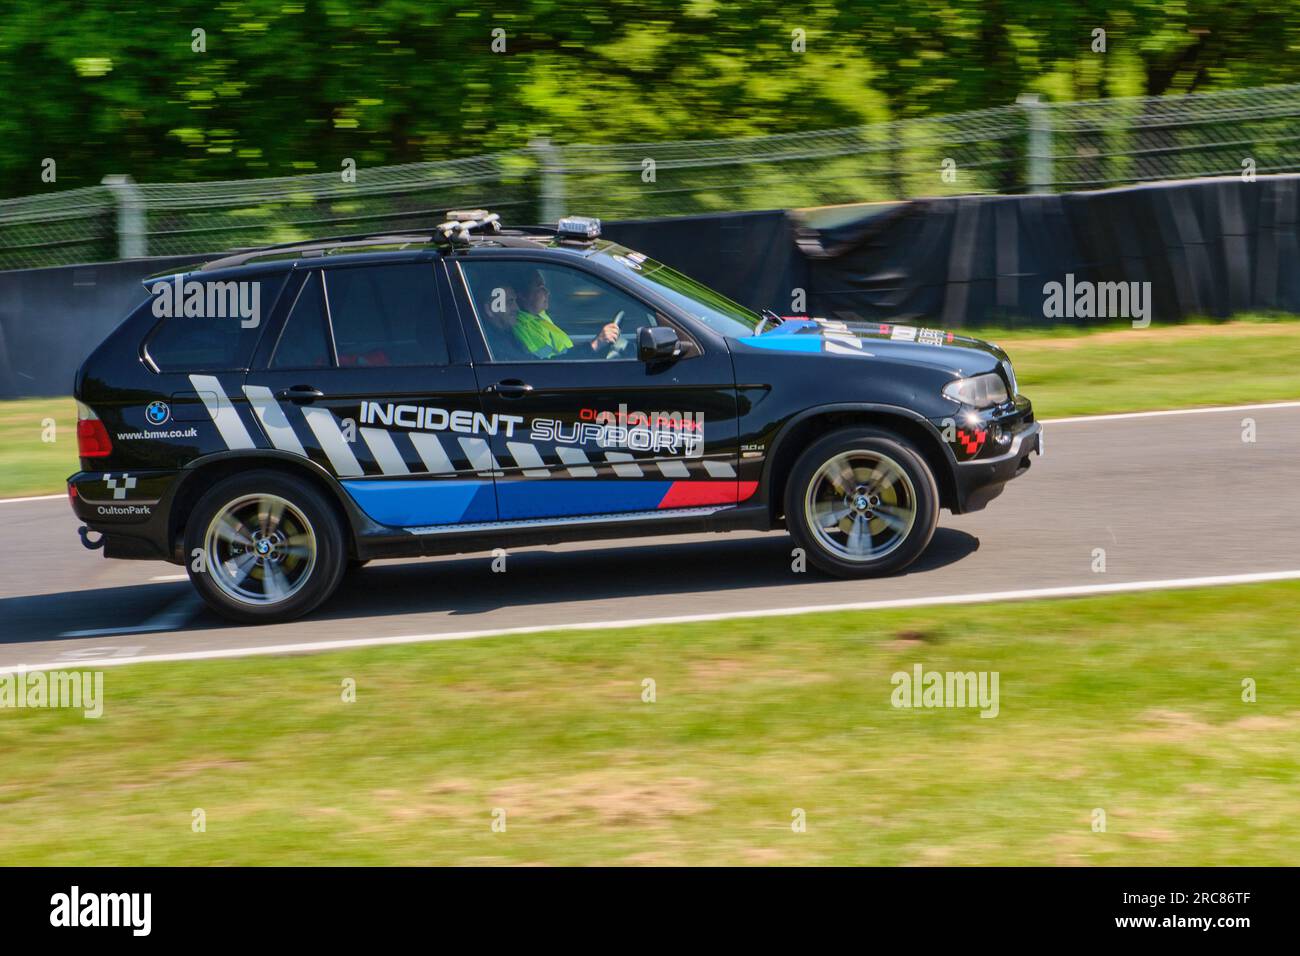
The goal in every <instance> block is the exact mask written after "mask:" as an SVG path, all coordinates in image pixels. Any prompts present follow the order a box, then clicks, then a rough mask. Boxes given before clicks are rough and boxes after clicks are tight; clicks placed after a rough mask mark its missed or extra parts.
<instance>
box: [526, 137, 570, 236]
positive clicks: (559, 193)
mask: <svg viewBox="0 0 1300 956" xmlns="http://www.w3.org/2000/svg"><path fill="white" fill-rule="evenodd" d="M528 145H529V146H530V147H532V150H533V152H534V153H535V154H536V155H537V168H538V170H539V172H540V173H541V177H542V183H541V193H542V209H541V212H542V222H544V223H545V222H558V221H559V220H560V218H561V217H562V216H563V215H564V166H563V165H562V164H561V162H560V151H559V150H558V149H556V148H555V147H554V146H553V145H552V144H551V141H550V140H549V139H547V138H545V137H540V138H538V139H535V140H533V141H532V142H530V143H529V144H528Z"/></svg>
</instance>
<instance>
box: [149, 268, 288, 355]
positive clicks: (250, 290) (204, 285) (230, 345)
mask: <svg viewBox="0 0 1300 956" xmlns="http://www.w3.org/2000/svg"><path fill="white" fill-rule="evenodd" d="M284 279H285V276H284V274H283V273H281V274H279V275H269V276H259V277H257V278H255V279H226V280H213V279H203V278H197V277H195V276H190V277H188V278H186V279H185V280H184V281H182V282H177V281H175V280H159V281H158V282H156V283H154V284H153V285H152V286H150V290H149V291H150V293H151V295H150V300H149V301H148V302H146V303H145V305H144V308H147V309H150V310H151V311H152V312H153V314H154V315H156V316H158V317H159V318H161V319H162V322H161V324H159V325H158V326H157V327H155V329H154V331H153V333H152V334H151V335H150V336H149V339H148V341H147V342H146V343H145V351H146V353H147V354H148V356H149V358H150V360H151V361H152V362H153V363H154V365H155V366H157V368H158V370H159V371H162V372H228V371H238V370H241V369H246V368H248V365H249V361H250V360H251V358H252V356H253V350H254V349H255V348H256V347H257V340H258V339H259V338H261V335H262V325H263V321H264V319H265V318H266V316H267V315H269V314H270V311H271V307H272V306H274V305H275V299H276V296H277V295H279V293H280V287H281V286H283V285H284Z"/></svg>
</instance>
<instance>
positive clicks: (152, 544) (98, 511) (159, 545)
mask: <svg viewBox="0 0 1300 956" xmlns="http://www.w3.org/2000/svg"><path fill="white" fill-rule="evenodd" d="M176 477H177V472H173V471H168V472H140V473H121V472H107V473H104V472H86V471H80V472H77V473H76V474H75V475H73V476H72V477H70V478H69V479H68V500H69V502H70V504H71V505H72V513H73V514H75V515H76V516H77V518H78V519H79V520H81V521H82V522H83V523H84V526H85V528H86V529H87V530H88V531H89V532H91V533H92V534H95V535H99V536H102V537H100V538H98V539H97V540H87V537H86V535H84V534H83V535H82V543H83V544H85V545H86V546H87V547H88V548H92V549H94V550H100V549H102V550H103V552H104V557H106V558H135V559H143V560H154V561H173V562H175V561H177V560H178V557H177V556H176V555H174V554H172V548H171V546H170V543H169V541H168V528H169V524H168V512H169V505H170V502H171V497H172V494H173V492H174V490H175V487H176Z"/></svg>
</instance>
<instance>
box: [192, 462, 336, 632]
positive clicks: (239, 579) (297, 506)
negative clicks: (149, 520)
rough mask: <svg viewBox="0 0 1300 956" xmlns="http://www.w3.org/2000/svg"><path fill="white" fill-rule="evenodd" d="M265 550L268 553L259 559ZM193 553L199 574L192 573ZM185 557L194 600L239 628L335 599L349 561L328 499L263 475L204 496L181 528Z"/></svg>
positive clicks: (236, 479) (223, 484)
mask: <svg viewBox="0 0 1300 956" xmlns="http://www.w3.org/2000/svg"><path fill="white" fill-rule="evenodd" d="M277 509H278V510H277ZM259 542H263V543H259ZM263 547H265V548H266V552H267V553H266V555H262V554H259V553H258V551H259V549H261V548H263ZM195 549H198V550H199V551H201V552H202V556H203V562H202V563H201V565H200V566H201V567H202V569H203V570H198V571H196V570H195V564H196V561H195V557H194V556H195ZM185 554H186V556H187V567H188V569H189V575H190V582H191V583H192V584H193V585H194V587H195V589H196V590H197V591H198V592H199V596H200V597H202V598H203V600H204V601H206V602H207V603H208V605H209V606H210V607H211V608H212V609H213V610H215V611H216V612H217V613H218V614H221V615H222V616H223V617H227V618H229V619H230V620H232V621H237V622H239V623H241V624H274V623H278V622H280V621H291V620H293V619H294V618H298V617H302V616H303V615H304V614H307V613H309V612H310V611H312V610H314V609H315V608H316V607H318V606H319V605H320V604H321V602H323V601H324V600H326V599H327V598H328V597H329V596H330V595H331V594H333V593H334V591H335V589H336V588H337V587H338V585H339V582H340V581H341V580H342V578H343V573H344V571H345V570H346V568H347V560H348V549H347V542H346V540H345V538H344V532H343V524H342V522H341V521H340V519H339V517H338V513H337V512H336V511H335V509H334V508H333V507H332V505H331V503H330V502H329V501H328V500H327V499H326V498H325V496H324V495H323V494H321V493H320V492H319V491H317V490H316V489H315V488H313V487H312V486H310V485H308V484H305V483H304V482H302V481H301V480H297V479H294V478H291V477H289V476H287V475H285V474H283V473H281V472H277V471H268V470H257V471H251V472H248V473H247V474H243V475H234V476H232V477H230V478H226V479H223V480H222V481H219V482H217V483H216V484H215V485H213V486H212V487H211V488H209V489H208V490H207V492H205V493H204V495H203V497H202V498H200V499H199V501H198V503H197V504H196V505H195V506H194V510H193V511H192V512H190V516H189V520H188V521H187V523H186V526H185Z"/></svg>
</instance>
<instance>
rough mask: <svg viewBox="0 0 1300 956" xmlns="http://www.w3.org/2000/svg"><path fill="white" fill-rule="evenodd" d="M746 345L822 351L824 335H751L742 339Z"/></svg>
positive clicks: (792, 350)
mask: <svg viewBox="0 0 1300 956" xmlns="http://www.w3.org/2000/svg"><path fill="white" fill-rule="evenodd" d="M740 341H741V342H744V343H745V344H746V345H752V346H754V348H757V349H772V350H774V351H777V352H820V351H821V350H822V337H821V336H820V335H808V334H807V333H804V334H803V335H776V334H775V333H769V334H764V335H750V336H747V337H745V338H743V339H740Z"/></svg>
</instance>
